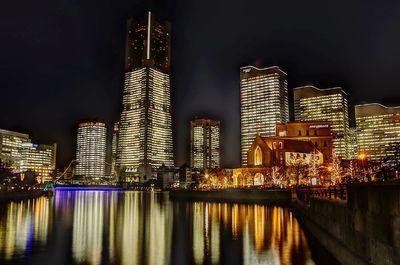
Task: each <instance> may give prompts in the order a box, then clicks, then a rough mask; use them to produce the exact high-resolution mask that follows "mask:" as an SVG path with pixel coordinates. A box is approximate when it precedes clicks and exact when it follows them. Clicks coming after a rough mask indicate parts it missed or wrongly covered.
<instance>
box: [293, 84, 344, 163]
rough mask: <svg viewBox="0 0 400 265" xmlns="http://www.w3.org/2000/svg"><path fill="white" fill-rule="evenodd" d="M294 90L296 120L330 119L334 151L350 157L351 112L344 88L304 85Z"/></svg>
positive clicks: (339, 154)
mask: <svg viewBox="0 0 400 265" xmlns="http://www.w3.org/2000/svg"><path fill="white" fill-rule="evenodd" d="M293 92H294V114H295V119H296V121H330V122H331V123H332V127H331V128H332V137H333V147H334V152H335V153H336V154H337V155H338V156H340V157H342V158H345V159H347V158H349V149H348V144H349V114H348V105H347V94H346V93H345V92H344V91H343V89H342V88H341V87H335V88H329V89H319V88H316V87H314V86H303V87H297V88H294V90H293Z"/></svg>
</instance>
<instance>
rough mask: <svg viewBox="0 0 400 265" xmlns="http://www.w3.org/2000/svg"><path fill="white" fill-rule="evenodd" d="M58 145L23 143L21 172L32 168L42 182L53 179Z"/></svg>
mask: <svg viewBox="0 0 400 265" xmlns="http://www.w3.org/2000/svg"><path fill="white" fill-rule="evenodd" d="M56 153H57V145H56V144H52V145H47V144H33V143H23V144H22V149H21V154H22V159H21V169H20V170H21V172H26V171H28V170H32V171H33V172H35V173H36V174H37V177H38V179H39V181H40V182H41V183H43V182H46V181H52V180H53V173H54V172H55V170H56Z"/></svg>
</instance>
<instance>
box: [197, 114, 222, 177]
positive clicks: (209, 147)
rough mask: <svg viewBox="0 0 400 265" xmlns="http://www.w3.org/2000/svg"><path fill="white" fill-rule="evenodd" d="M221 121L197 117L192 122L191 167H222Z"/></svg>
mask: <svg viewBox="0 0 400 265" xmlns="http://www.w3.org/2000/svg"><path fill="white" fill-rule="evenodd" d="M219 139H220V122H219V121H215V120H210V119H196V120H194V121H191V122H190V167H191V168H194V169H197V170H204V169H210V168H217V167H220V141H219Z"/></svg>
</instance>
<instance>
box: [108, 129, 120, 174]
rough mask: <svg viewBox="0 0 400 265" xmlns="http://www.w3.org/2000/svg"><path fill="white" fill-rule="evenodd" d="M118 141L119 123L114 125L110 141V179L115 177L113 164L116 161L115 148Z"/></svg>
mask: <svg viewBox="0 0 400 265" xmlns="http://www.w3.org/2000/svg"><path fill="white" fill-rule="evenodd" d="M118 139H119V122H116V123H114V127H113V134H112V140H111V172H110V175H111V177H116V176H117V174H116V171H115V169H116V167H115V163H116V161H117V147H118Z"/></svg>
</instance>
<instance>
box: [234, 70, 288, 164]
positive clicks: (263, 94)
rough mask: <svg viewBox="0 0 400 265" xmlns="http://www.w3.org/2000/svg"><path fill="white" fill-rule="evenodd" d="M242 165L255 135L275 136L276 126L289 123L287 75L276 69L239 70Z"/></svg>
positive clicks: (245, 162) (245, 161)
mask: <svg viewBox="0 0 400 265" xmlns="http://www.w3.org/2000/svg"><path fill="white" fill-rule="evenodd" d="M240 104H241V106H240V123H241V150H242V165H243V166H246V165H247V151H248V150H249V148H250V146H251V144H252V143H253V140H254V138H255V137H256V135H257V134H261V135H262V136H273V135H275V125H276V123H286V122H287V121H288V120H289V103H288V88H287V74H286V73H285V72H284V71H282V70H281V69H280V68H279V67H277V66H273V67H268V68H262V69H259V68H257V67H254V66H246V67H241V68H240Z"/></svg>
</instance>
